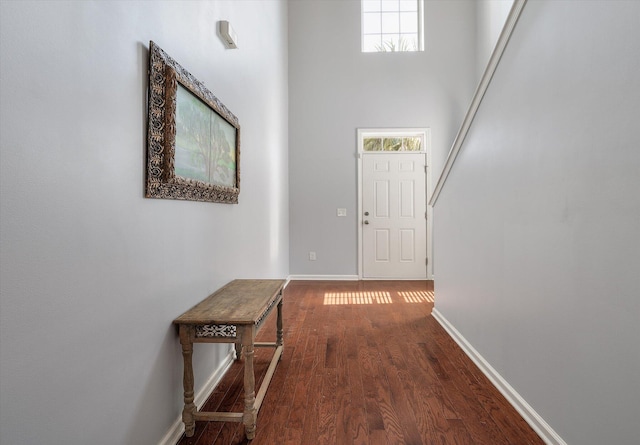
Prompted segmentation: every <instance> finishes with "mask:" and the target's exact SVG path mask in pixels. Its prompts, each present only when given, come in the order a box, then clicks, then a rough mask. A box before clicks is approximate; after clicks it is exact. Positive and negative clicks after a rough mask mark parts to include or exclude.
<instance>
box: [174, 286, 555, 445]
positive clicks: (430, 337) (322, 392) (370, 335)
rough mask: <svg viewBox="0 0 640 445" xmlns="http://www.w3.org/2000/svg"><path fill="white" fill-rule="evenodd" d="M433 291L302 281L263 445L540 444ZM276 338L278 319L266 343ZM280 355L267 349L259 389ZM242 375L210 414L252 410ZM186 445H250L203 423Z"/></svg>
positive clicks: (288, 305)
mask: <svg viewBox="0 0 640 445" xmlns="http://www.w3.org/2000/svg"><path fill="white" fill-rule="evenodd" d="M432 308H433V283H432V282H425V281H360V282H329V281H326V282H318V281H314V282H308V281H307V282H305V281H293V282H291V283H290V284H289V286H288V287H287V289H286V290H285V297H284V306H283V312H284V344H285V347H284V354H283V356H282V359H281V362H280V364H279V365H278V367H277V369H276V372H275V374H274V377H273V380H272V382H271V385H270V387H269V390H268V391H267V395H266V397H265V399H264V403H263V405H262V408H261V409H260V413H259V415H258V426H257V433H256V438H255V439H254V440H252V441H251V442H250V443H251V444H253V445H275V444H277V445H281V444H292V445H293V444H295V445H307V444H308V445H351V444H354V445H355V444H362V445H368V444H370V445H383V444H412V445H414V444H415V445H417V444H425V445H427V444H428V445H435V444H438V445H451V444H455V445H467V444H469V445H481V444H486V445H527V444H528V445H538V444H543V443H544V442H543V441H542V440H541V439H540V438H539V437H538V436H537V435H536V434H535V432H534V431H533V430H532V429H531V428H530V427H529V426H528V425H527V423H526V422H524V420H522V418H521V417H520V416H519V415H518V413H517V412H516V411H515V409H514V408H513V407H512V406H511V405H509V403H508V402H507V401H506V400H505V399H504V397H503V396H502V395H501V394H500V393H499V392H498V390H497V389H495V387H494V386H492V384H491V383H490V382H489V381H488V379H487V378H486V377H485V376H484V375H483V374H482V373H481V372H480V370H479V369H478V368H477V367H476V366H475V365H474V364H473V362H472V361H471V360H470V359H469V358H468V357H467V356H466V355H465V354H464V352H462V350H461V349H460V348H459V347H458V346H457V344H456V343H455V342H454V341H453V340H452V339H451V338H450V337H449V336H448V334H447V333H446V332H445V331H444V330H443V329H442V327H441V326H440V325H439V324H438V322H437V321H435V319H433V317H432V316H431V310H432ZM273 338H275V311H274V313H273V314H272V315H270V318H269V319H268V320H266V321H265V324H264V326H263V328H262V330H261V331H260V333H259V334H258V338H257V340H258V341H270V340H272V339H273ZM271 353H272V350H270V349H257V351H256V356H255V372H256V384H257V385H258V384H259V383H260V382H261V379H262V378H263V376H264V374H265V372H266V370H267V366H268V364H269V359H270V354H271ZM242 371H243V368H242V364H241V362H238V361H237V362H236V363H234V364H233V365H232V367H231V369H230V370H229V371H228V372H227V374H226V375H225V377H224V379H223V380H222V381H221V383H220V384H219V385H218V386H217V387H216V389H215V390H214V391H213V393H212V394H211V396H210V397H209V399H208V401H207V402H206V404H205V406H204V407H203V409H204V410H206V411H242V406H243V399H242V396H243V394H242V383H243V379H242V376H243V374H242ZM178 443H179V445H212V444H221V445H222V444H224V445H226V444H246V443H249V442H248V441H247V440H246V438H245V437H244V426H243V425H242V424H240V423H231V422H227V423H221V422H196V431H195V435H194V436H193V437H190V438H186V437H183V438H182V439H181V440H180V441H179V442H178Z"/></svg>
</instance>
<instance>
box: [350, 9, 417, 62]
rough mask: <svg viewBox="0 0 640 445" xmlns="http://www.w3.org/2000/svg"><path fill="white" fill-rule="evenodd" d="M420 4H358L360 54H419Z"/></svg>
mask: <svg viewBox="0 0 640 445" xmlns="http://www.w3.org/2000/svg"><path fill="white" fill-rule="evenodd" d="M422 10H423V0H362V52H365V53H368V52H394V51H423V50H424V43H423V42H424V38H423V20H422V17H423V14H422Z"/></svg>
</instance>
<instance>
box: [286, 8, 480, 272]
mask: <svg viewBox="0 0 640 445" xmlns="http://www.w3.org/2000/svg"><path fill="white" fill-rule="evenodd" d="M475 14H476V8H475V3H474V2H473V1H453V2H452V1H446V2H445V1H426V2H425V47H426V51H424V52H418V53H365V54H363V53H361V52H360V2H359V1H357V0H349V1H292V2H290V3H289V111H290V120H289V144H290V153H289V164H290V173H289V188H290V227H291V232H290V246H291V248H290V265H291V274H294V275H296V274H303V275H304V274H313V275H356V274H357V251H356V246H357V239H356V238H357V225H356V221H357V215H356V210H357V208H356V204H357V196H356V190H357V188H356V187H357V184H356V182H357V169H356V168H357V159H356V129H357V128H361V127H430V128H431V136H432V148H433V156H432V172H439V171H440V169H441V168H442V165H443V163H444V160H445V158H446V155H447V153H448V151H449V149H450V147H451V144H452V142H453V139H454V137H455V135H456V132H457V130H458V126H459V125H460V122H461V121H462V118H463V116H464V113H465V112H466V109H467V107H468V104H469V102H470V100H471V96H472V94H473V91H474V89H475V87H476V85H477V80H478V79H477V77H476V59H475V44H476V42H475V37H476V22H475V20H476V15H475ZM431 181H432V183H435V181H434V179H433V178H431ZM338 207H345V208H347V217H346V218H338V217H336V208H338ZM309 251H316V252H317V258H318V259H317V261H309V260H308V252H309Z"/></svg>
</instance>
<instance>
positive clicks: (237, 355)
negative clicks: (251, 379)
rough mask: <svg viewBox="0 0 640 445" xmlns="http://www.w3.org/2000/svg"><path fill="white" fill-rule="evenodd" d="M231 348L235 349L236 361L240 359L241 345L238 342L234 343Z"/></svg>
mask: <svg viewBox="0 0 640 445" xmlns="http://www.w3.org/2000/svg"><path fill="white" fill-rule="evenodd" d="M233 347H234V348H235V349H236V360H240V357H242V343H241V342H240V341H236V342H235V343H234V344H233Z"/></svg>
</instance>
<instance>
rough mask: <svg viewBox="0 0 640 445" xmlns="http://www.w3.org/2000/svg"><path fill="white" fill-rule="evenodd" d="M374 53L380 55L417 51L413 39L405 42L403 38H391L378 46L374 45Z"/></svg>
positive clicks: (416, 45)
mask: <svg viewBox="0 0 640 445" xmlns="http://www.w3.org/2000/svg"><path fill="white" fill-rule="evenodd" d="M376 51H378V52H381V53H387V52H405V51H418V44H417V42H416V40H415V39H408V40H407V39H405V38H404V37H400V38H399V39H397V40H396V39H395V38H391V39H389V40H385V41H384V42H382V44H380V45H376Z"/></svg>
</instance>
